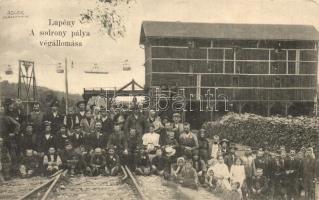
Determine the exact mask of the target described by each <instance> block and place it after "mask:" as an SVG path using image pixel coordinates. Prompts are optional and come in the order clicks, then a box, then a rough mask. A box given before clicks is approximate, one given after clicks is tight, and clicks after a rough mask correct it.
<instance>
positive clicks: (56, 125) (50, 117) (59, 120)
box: [44, 101, 63, 135]
mask: <svg viewBox="0 0 319 200" xmlns="http://www.w3.org/2000/svg"><path fill="white" fill-rule="evenodd" d="M50 107H51V111H50V112H49V113H48V114H47V115H46V116H45V117H44V120H45V121H49V122H51V132H52V134H53V135H56V133H57V132H58V131H59V129H60V127H61V125H62V124H63V116H62V115H61V114H60V113H59V112H58V107H59V102H58V101H55V102H53V103H52V104H51V106H50Z"/></svg>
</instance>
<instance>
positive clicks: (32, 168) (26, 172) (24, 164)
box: [19, 149, 39, 178]
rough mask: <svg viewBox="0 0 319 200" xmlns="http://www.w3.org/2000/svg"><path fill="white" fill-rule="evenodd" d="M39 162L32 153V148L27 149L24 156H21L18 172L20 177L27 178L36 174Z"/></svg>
mask: <svg viewBox="0 0 319 200" xmlns="http://www.w3.org/2000/svg"><path fill="white" fill-rule="evenodd" d="M38 167H39V163H38V160H37V158H36V157H35V156H34V155H33V150H32V149H27V150H26V154H25V156H23V158H22V160H21V163H20V167H19V172H20V176H21V177H22V178H29V177H32V176H33V175H35V174H36V172H37V169H38Z"/></svg>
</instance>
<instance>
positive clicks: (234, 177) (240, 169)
mask: <svg viewBox="0 0 319 200" xmlns="http://www.w3.org/2000/svg"><path fill="white" fill-rule="evenodd" d="M230 175H231V177H230V179H231V181H232V182H233V183H235V182H238V183H239V190H238V192H239V193H240V194H242V191H241V188H243V183H244V181H245V179H246V175H245V167H244V165H242V161H241V159H240V158H235V164H234V165H232V166H231V167H230Z"/></svg>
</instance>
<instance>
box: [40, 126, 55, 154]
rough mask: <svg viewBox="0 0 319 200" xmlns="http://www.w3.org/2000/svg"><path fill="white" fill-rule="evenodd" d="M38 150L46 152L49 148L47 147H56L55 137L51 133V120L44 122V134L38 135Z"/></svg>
mask: <svg viewBox="0 0 319 200" xmlns="http://www.w3.org/2000/svg"><path fill="white" fill-rule="evenodd" d="M38 145H39V146H38V150H39V152H42V153H46V152H48V150H49V147H55V148H56V147H57V138H56V136H54V135H53V134H52V130H51V122H50V121H45V122H44V134H42V135H41V136H40V137H39V142H38Z"/></svg>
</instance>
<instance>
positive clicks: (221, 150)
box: [220, 139, 229, 156]
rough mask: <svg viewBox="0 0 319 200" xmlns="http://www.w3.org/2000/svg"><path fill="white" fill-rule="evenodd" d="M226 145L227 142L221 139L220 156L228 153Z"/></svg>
mask: <svg viewBox="0 0 319 200" xmlns="http://www.w3.org/2000/svg"><path fill="white" fill-rule="evenodd" d="M228 145H229V140H227V139H222V140H221V141H220V153H221V155H222V156H225V155H226V154H227V153H228V151H229V146H228Z"/></svg>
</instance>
